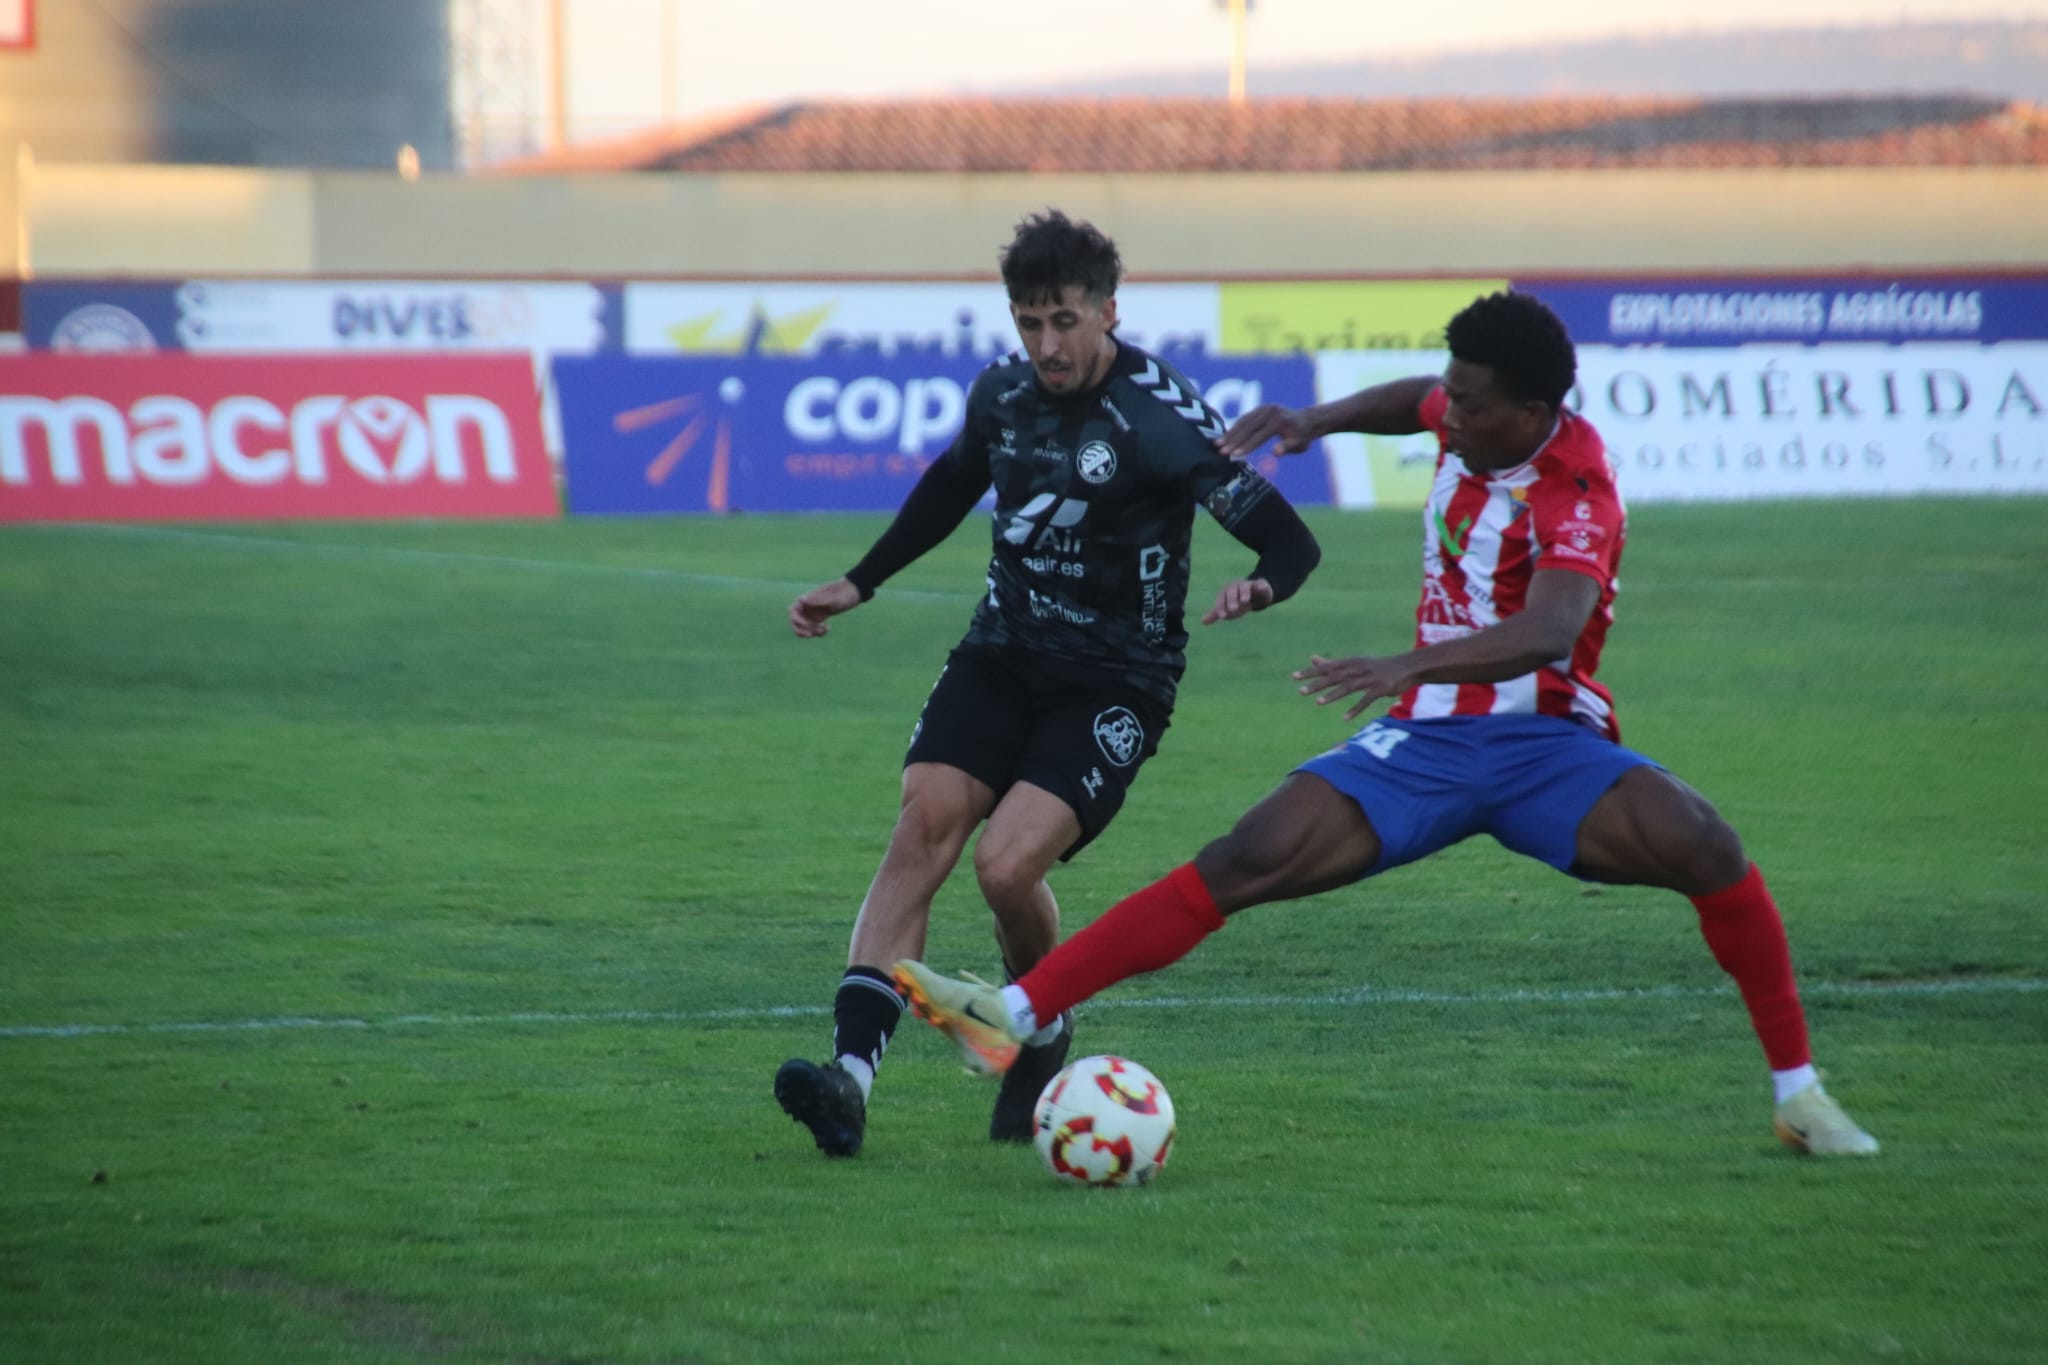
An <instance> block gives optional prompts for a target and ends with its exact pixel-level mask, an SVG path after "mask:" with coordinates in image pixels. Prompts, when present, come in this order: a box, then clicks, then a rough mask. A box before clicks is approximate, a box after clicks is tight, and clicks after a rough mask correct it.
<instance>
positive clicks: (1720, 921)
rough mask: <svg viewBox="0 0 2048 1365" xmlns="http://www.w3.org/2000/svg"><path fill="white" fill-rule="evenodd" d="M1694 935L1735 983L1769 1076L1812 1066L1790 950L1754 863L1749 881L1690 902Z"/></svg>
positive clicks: (1760, 874) (1780, 921) (1775, 910)
mask: <svg viewBox="0 0 2048 1365" xmlns="http://www.w3.org/2000/svg"><path fill="white" fill-rule="evenodd" d="M1692 903H1693V907H1694V908H1695V909H1697V910H1698V911H1699V912H1700V933H1702V934H1704V935H1705V936H1706V940H1707V947H1709V948H1711V949H1712V950H1713V952H1714V961H1716V962H1718V963H1720V964H1721V970H1722V971H1724V972H1726V973H1728V975H1730V976H1732V977H1734V978H1735V985H1736V987H1737V988H1738V989H1739V990H1740V991H1741V992H1742V1003H1743V1004H1745V1005H1747V1006H1748V1007H1749V1022H1750V1024H1751V1026H1752V1027H1754V1028H1755V1029H1756V1036H1757V1039H1758V1041H1760V1042H1761V1043H1762V1044H1763V1045H1764V1056H1765V1057H1766V1058H1767V1059H1768V1060H1769V1061H1770V1064H1771V1070H1773V1071H1785V1070H1789V1069H1790V1068H1792V1067H1795V1066H1805V1065H1806V1064H1807V1063H1808V1062H1811V1061H1812V1060H1813V1053H1812V1052H1811V1050H1810V1049H1809V1048H1808V1046H1807V1042H1806V1011H1805V1010H1803V1009H1801V1008H1800V1006H1799V987H1798V986H1797V985H1796V984H1795V983H1794V982H1793V980H1792V948H1791V945H1790V944H1788V943H1787V942H1786V941H1785V922H1784V921H1783V920H1782V919H1780V918H1779V917H1778V906H1777V903H1776V902H1775V901H1773V900H1772V899H1771V893H1770V891H1769V890H1768V889H1766V888H1765V886H1764V874H1763V873H1762V872H1760V871H1758V870H1757V866H1756V864H1755V863H1751V864H1750V865H1749V875H1748V876H1746V877H1744V878H1743V879H1742V880H1741V881H1739V882H1737V883H1735V885H1733V886H1731V887H1729V888H1728V889H1727V890H1725V891H1716V892H1715V893H1714V894H1713V895H1711V896H1694V897H1693V898H1692Z"/></svg>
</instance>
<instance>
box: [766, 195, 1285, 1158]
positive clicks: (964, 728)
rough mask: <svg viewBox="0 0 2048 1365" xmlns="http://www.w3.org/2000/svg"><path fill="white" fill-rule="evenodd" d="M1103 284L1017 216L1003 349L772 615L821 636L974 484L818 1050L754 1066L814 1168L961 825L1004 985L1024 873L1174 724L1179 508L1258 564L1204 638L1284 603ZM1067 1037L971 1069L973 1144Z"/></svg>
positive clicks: (1162, 372)
mask: <svg viewBox="0 0 2048 1365" xmlns="http://www.w3.org/2000/svg"><path fill="white" fill-rule="evenodd" d="M1122 274H1123V263H1122V261H1121V260H1120V259H1119V257H1118V255H1117V250H1116V246H1115V244H1114V243H1113V242H1111V241H1110V240H1109V238H1108V237H1106V236H1104V235H1103V234H1102V233H1101V232H1100V231H1098V230H1097V229H1096V228H1094V227H1093V226H1092V225H1090V224H1087V223H1081V222H1075V221H1073V220H1071V219H1069V218H1068V217H1067V216H1066V215H1065V214H1062V213H1059V212H1057V211H1048V212H1046V213H1043V214H1036V215H1033V216H1031V217H1028V218H1026V219H1025V220H1024V221H1023V222H1021V223H1019V224H1018V225H1017V230H1016V235H1015V237H1014V238H1013V239H1012V240H1011V242H1010V244H1009V246H1008V247H1007V248H1005V250H1004V251H1003V253H1002V275H1003V284H1004V286H1005V288H1006V289H1007V290H1008V292H1009V296H1010V313H1011V316H1012V318H1013V319H1014V320H1015V322H1016V325H1017V335H1018V337H1019V338H1020V339H1021V340H1022V341H1023V343H1024V344H1023V349H1022V350H1021V351H1020V352H1018V353H1016V354H1014V355H1012V356H1010V357H1008V358H1006V359H1004V360H1002V361H999V362H997V363H996V364H994V365H991V366H990V367H989V368H988V369H986V370H984V371H982V373H981V374H980V376H979V377H977V378H976V379H975V381H974V385H973V387H972V389H970V391H969V393H968V396H967V411H966V418H965V422H964V424H963V426H962V428H961V431H960V434H959V436H958V437H956V438H955V439H954V441H953V443H952V445H951V446H949V447H948V448H947V450H946V452H945V453H944V454H943V455H941V456H940V457H939V458H938V459H937V460H935V461H934V462H933V463H932V465H931V466H930V467H929V468H928V469H927V470H926V471H925V472H924V474H923V476H922V477H921V478H920V479H919V480H918V482H917V484H916V486H915V487H914V488H912V489H911V491H910V493H909V495H908V496H907V497H906V498H905V499H904V501H903V507H902V509H901V510H900V511H899V512H898V513H897V514H896V517H895V520H894V521H892V522H891V523H890V525H889V527H888V529H887V530H885V531H884V532H883V533H882V535H881V538H880V539H878V540H877V541H876V542H875V544H874V546H873V548H871V549H870V550H869V551H868V553H867V555H866V556H865V557H864V558H862V560H861V561H860V563H858V564H856V565H854V566H853V567H852V568H851V569H849V570H847V572H846V575H845V576H844V577H842V578H836V579H833V580H832V581H831V582H829V583H823V584H820V585H819V586H818V587H815V588H813V589H811V590H810V591H809V592H807V593H805V594H804V595H803V596H801V597H799V598H797V599H796V601H795V602H793V603H792V604H791V605H790V608H789V621H790V625H791V627H792V628H793V629H794V630H795V631H796V634H797V637H798V638H799V639H806V640H808V639H816V638H818V637H820V636H823V635H824V634H825V633H826V631H827V626H826V622H827V620H828V619H829V618H831V617H834V616H837V615H839V614H840V613H842V612H847V611H851V610H852V609H853V608H855V607H857V606H859V605H860V604H861V603H863V602H865V601H867V600H868V599H869V598H870V597H872V596H874V593H875V589H876V588H877V587H879V586H880V585H881V584H882V583H883V582H885V581H887V579H888V578H889V577H890V575H892V574H894V573H896V572H897V571H898V570H900V569H902V568H903V567H904V566H906V565H908V564H909V563H911V562H912V561H913V560H915V559H917V558H918V556H920V555H922V554H924V553H925V552H926V551H928V550H930V549H932V548H933V547H934V546H936V545H938V544H939V543H940V542H942V541H943V540H945V539H946V537H947V536H948V535H949V534H950V533H951V532H952V531H953V530H954V528H955V527H957V526H958V525H959V524H960V523H961V521H962V520H964V519H965V518H966V516H967V514H968V513H969V512H970V511H972V510H973V508H974V506H975V504H976V503H978V502H979V501H980V500H981V498H982V496H983V494H985V493H987V492H988V490H989V488H990V486H991V485H993V486H994V489H995V511H994V515H993V518H992V522H991V530H992V541H993V546H994V553H993V554H992V555H991V557H990V559H989V565H988V590H987V592H986V593H985V594H984V595H983V596H982V598H981V602H980V605H979V606H977V607H976V608H975V612H974V618H973V620H972V622H971V623H970V624H969V626H968V628H967V635H966V637H965V638H964V639H963V640H961V641H960V643H959V644H958V645H957V646H956V647H955V648H954V650H953V652H952V654H951V655H950V656H949V657H948V659H947V661H946V665H945V668H944V669H943V670H942V671H941V672H940V674H939V678H938V682H937V683H936V684H935V685H934V687H933V688H932V692H931V696H930V698H929V699H928V700H927V701H926V702H925V707H924V713H923V714H922V715H921V716H920V717H919V719H918V722H917V729H916V731H915V732H914V733H913V735H912V737H911V741H910V750H909V752H908V753H907V754H906V755H905V757H904V766H903V796H902V807H901V810H900V812H899V814H898V816H897V819H896V828H895V830H894V832H893V833H892V834H891V835H890V837H889V847H888V851H887V852H886V853H885V854H883V857H882V865H881V867H880V868H879V869H878V870H877V871H876V873H875V877H874V880H873V882H872V883H870V885H869V887H868V893H867V897H866V899H865V900H863V901H862V903H861V908H860V915H859V918H858V919H857V920H856V921H855V923H854V926H853V939H852V942H851V943H850V944H849V946H848V949H847V967H846V974H845V976H844V977H843V978H841V980H840V983H839V989H838V993H837V995H836V996H835V997H834V999H833V1006H832V1016H833V1025H834V1027H833V1043H832V1057H831V1059H830V1060H829V1061H827V1062H825V1063H824V1064H819V1063H817V1062H813V1061H809V1060H806V1059H804V1058H792V1059H791V1060H790V1061H787V1062H785V1063H783V1065H782V1067H781V1069H780V1070H778V1071H777V1072H776V1074H775V1098H776V1101H777V1102H778V1103H780V1104H781V1106H782V1108H783V1109H784V1110H785V1111H786V1112H787V1113H788V1114H789V1115H790V1117H791V1118H793V1119H795V1120H796V1121H797V1122H799V1123H801V1124H803V1125H804V1126H805V1127H806V1128H808V1129H810V1131H811V1134H812V1136H813V1137H814V1138H815V1139H816V1140H817V1144H818V1148H819V1150H821V1151H823V1152H824V1153H825V1154H826V1155H827V1156H852V1155H854V1154H855V1153H857V1152H858V1151H859V1150H860V1147H861V1142H862V1139H863V1137H864V1136H865V1133H866V1128H867V1103H868V1098H869V1094H870V1092H871V1089H872V1087H873V1084H874V1077H875V1068H876V1066H877V1065H879V1063H880V1062H881V1058H882V1053H883V1051H884V1050H885V1049H886V1048H887V1047H888V1045H889V1038H890V1035H891V1034H892V1033H893V1032H894V1031H895V1028H896V1025H897V1022H898V1021H899V1020H900V1018H901V1017H902V1013H903V1000H902V997H901V996H900V995H899V994H898V993H897V989H896V986H895V983H894V982H893V981H892V980H891V978H890V967H891V965H892V964H893V963H895V962H896V961H897V960H898V959H901V958H922V957H923V956H924V944H925V930H926V927H927V925H928V923H929V921H930V918H931V904H932V897H933V895H934V894H935V893H936V892H937V891H938V889H939V886H940V885H941V884H942V883H943V882H944V881H945V880H946V877H947V876H948V875H949V874H950V873H951V872H952V870H953V867H954V865H955V864H956V863H957V862H958V861H959V859H960V855H961V853H962V852H963V851H964V850H965V848H966V845H967V840H968V838H969V837H970V836H971V835H972V834H973V833H974V831H975V828H976V827H977V826H979V825H982V824H983V822H986V828H984V829H983V830H982V832H981V837H980V839H979V840H978V841H977V843H976V844H975V849H974V872H975V877H976V880H977V881H978V882H979V883H980V886H981V892H982V895H983V896H984V897H985V898H986V899H987V901H988V905H989V909H990V910H992V911H993V912H994V916H995V932H996V943H997V946H998V948H999V949H1000V950H1001V953H1002V959H1003V966H1004V968H1005V970H1006V971H1008V972H1009V973H1010V974H1011V975H1012V976H1015V975H1018V974H1020V973H1022V972H1024V971H1026V970H1028V969H1029V968H1031V967H1032V966H1033V965H1035V964H1036V963H1037V962H1038V960H1039V959H1040V958H1041V957H1043V956H1045V954H1046V953H1048V952H1050V951H1051V950H1052V948H1053V945H1054V944H1055V942H1057V940H1058V937H1059V908H1058V906H1057V905H1056V904H1055V902H1054V900H1053V894H1052V888H1051V887H1049V886H1047V885H1046V881H1045V878H1046V874H1047V873H1048V872H1049V871H1051V869H1052V866H1053V864H1054V863H1055V862H1058V861H1061V860H1063V859H1066V858H1071V857H1072V856H1073V855H1074V854H1075V853H1077V852H1079V851H1080V850H1081V849H1082V848H1083V847H1084V846H1085V845H1086V844H1087V843H1088V842H1089V841H1090V840H1092V839H1094V838H1095V836H1096V835H1098V834H1100V833H1101V832H1102V831H1103V829H1104V828H1105V827H1106V826H1107V825H1108V824H1109V822H1110V820H1111V819H1112V818H1114V816H1115V815H1116V812H1117V809H1118V808H1119V807H1120V806H1122V804H1123V800H1124V793H1125V791H1126V790H1127V789H1128V788H1129V786H1130V784H1131V782H1132V781H1133V780H1134V779H1135V778H1136V776H1137V773H1138V769H1139V767H1140V765H1142V764H1143V763H1144V762H1145V760H1146V759H1148V758H1150V757H1151V756H1152V755H1153V754H1154V753H1155V752H1157V750H1158V747H1159V737H1160V734H1161V732H1163V731H1164V730H1165V729H1166V726H1167V723H1168V721H1169V719H1170V718H1171V716H1172V713H1173V703H1174V694H1175V689H1176V687H1177V686H1178V684H1179V681H1180V676H1181V672H1182V670H1183V668H1184V667H1185V664H1186V656H1185V655H1184V653H1183V650H1184V649H1185V648H1186V645H1187V638H1188V637H1187V630H1186V628H1185V626H1184V624H1183V621H1182V608H1183V606H1184V605H1185V602H1186V599H1187V592H1188V584H1189V578H1190V571H1189V553H1188V551H1189V542H1190V539H1191V537H1192V534H1193V528H1194V513H1195V509H1196V508H1197V507H1201V508H1204V509H1206V510H1207V511H1208V513H1209V514H1210V515H1211V516H1213V517H1214V518H1215V519H1216V520H1217V522H1218V523H1219V524H1221V525H1222V526H1223V528H1224V529H1225V530H1227V531H1229V532H1230V533H1231V535H1233V536H1235V537H1236V538H1237V539H1238V540H1239V541H1241V542H1243V544H1244V545H1246V546H1247V547H1248V548H1250V549H1251V550H1252V551H1254V552H1255V553H1256V554H1257V555H1258V562H1257V563H1256V564H1255V565H1254V566H1253V568H1252V570H1251V572H1250V573H1249V574H1248V575H1247V576H1246V577H1244V578H1241V579H1238V580H1236V581H1234V582H1231V583H1227V584H1225V585H1224V586H1223V587H1222V588H1221V589H1220V590H1219V591H1218V592H1217V594H1216V600H1215V603H1214V605H1213V606H1211V607H1210V608H1209V610H1208V611H1207V612H1206V613H1205V614H1204V615H1203V617H1202V621H1203V623H1204V624H1205V625H1206V624H1212V623H1214V622H1217V621H1224V620H1231V619H1234V618H1236V617H1239V616H1243V615H1244V614H1245V613H1247V612H1253V611H1261V610H1264V609H1265V608H1266V607H1269V606H1271V605H1273V604H1274V603H1275V602H1281V601H1284V600H1286V599H1287V598H1288V597H1290V596H1292V595H1293V593H1294V592H1295V590H1296V589H1297V588H1299V587H1300V586H1301V585H1302V583H1303V581H1304V580H1305V579H1307V577H1308V575H1309V573H1310V571H1312V570H1313V569H1314V568H1315V566H1316V563H1317V561H1318V559H1320V557H1321V550H1320V548H1319V547H1318V546H1317V544H1316V541H1315V537H1314V536H1313V535H1312V534H1310V532H1309V529H1308V527H1306V526H1305V525H1303V524H1302V521H1301V518H1300V517H1298V516H1297V515H1296V514H1295V511H1294V509H1293V507H1291V506H1290V505H1289V504H1288V502H1287V500H1286V499H1285V498H1284V497H1282V496H1281V494H1280V492H1279V490H1278V489H1276V488H1274V487H1273V485H1272V484H1271V483H1269V482H1267V480H1266V479H1265V478H1264V477H1263V476H1261V475H1260V474H1259V473H1258V471H1257V470H1255V469H1253V468H1252V467H1251V466H1250V465H1247V464H1244V463H1242V462H1239V461H1235V460H1230V459H1226V458H1225V457H1224V456H1223V455H1221V454H1220V453H1219V452H1218V450H1217V448H1216V442H1217V441H1218V439H1219V438H1221V437H1222V435H1223V423H1222V421H1221V420H1220V419H1219V418H1218V417H1217V415H1216V413H1215V412H1214V411H1212V410H1211V409H1210V408H1209V407H1208V405H1207V404H1205V403H1204V402H1203V401H1202V398H1201V394H1200V391H1199V390H1197V389H1196V388H1195V386H1194V385H1193V384H1191V383H1189V382H1188V380H1187V378H1186V377H1185V376H1184V375H1182V374H1181V373H1180V372H1179V371H1177V370H1175V369H1174V368H1173V367H1172V366H1171V365H1168V364H1167V363H1166V362H1164V361H1162V360H1160V359H1159V358H1158V357H1156V356H1153V355H1149V354H1147V353H1146V352H1144V351H1141V350H1139V349H1138V348H1137V347H1135V346H1131V345H1129V344H1127V343H1125V342H1122V341H1119V340H1118V339H1117V337H1116V334H1115V327H1116V321H1117V314H1116V289H1117V283H1118V281H1119V280H1120V278H1121V277H1122ZM1072 1041H1073V1020H1072V1017H1071V1016H1070V1015H1064V1016H1061V1017H1060V1018H1059V1019H1056V1020H1054V1021H1053V1022H1052V1023H1051V1024H1048V1025H1046V1026H1045V1027H1044V1028H1042V1029H1040V1030H1039V1031H1038V1032H1036V1033H1034V1034H1033V1035H1031V1036H1030V1037H1029V1038H1027V1039H1025V1040H1024V1042H1023V1043H1022V1045H1021V1046H1020V1047H1017V1048H1012V1049H1010V1050H1009V1051H1008V1052H1007V1053H1005V1055H1002V1056H992V1057H987V1058H984V1059H982V1060H983V1061H984V1062H985V1064H986V1069H987V1070H988V1071H990V1072H1002V1073H1003V1083H1002V1088H1001V1090H1000V1092H999V1093H998V1094H997V1096H996V1103H995V1112H994V1114H993V1116H992V1117H991V1119H990V1122H989V1137H990V1138H991V1139H994V1140H996V1141H999V1142H1004V1141H1016V1142H1023V1141H1028V1140H1029V1139H1030V1137H1031V1107H1032V1102H1033V1101H1034V1100H1036V1099H1037V1098H1038V1092H1039V1090H1040V1088H1041V1087H1043V1085H1044V1084H1045V1082H1046V1081H1047V1080H1049V1079H1051V1077H1052V1075H1053V1073H1054V1072H1056V1071H1058V1070H1059V1068H1060V1067H1061V1066H1062V1065H1064V1064H1065V1061H1066V1056H1067V1050H1068V1048H1069V1047H1070V1045H1071V1044H1072Z"/></svg>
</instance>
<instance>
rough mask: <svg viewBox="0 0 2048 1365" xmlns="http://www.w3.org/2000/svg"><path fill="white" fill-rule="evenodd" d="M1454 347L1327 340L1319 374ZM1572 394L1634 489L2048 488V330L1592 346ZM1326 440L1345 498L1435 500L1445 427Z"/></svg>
mask: <svg viewBox="0 0 2048 1365" xmlns="http://www.w3.org/2000/svg"><path fill="white" fill-rule="evenodd" d="M1443 363H1444V355H1443V353H1442V352H1440V351H1418V352H1409V353H1399V352H1387V351H1352V352H1329V353H1326V354H1324V355H1322V356H1321V357H1319V358H1318V361H1317V367H1316V368H1317V382H1318V384H1319V386H1320V391H1321V393H1322V394H1323V395H1324V397H1325V398H1326V399H1328V398H1331V397H1337V396H1341V395H1343V394H1347V393H1351V392H1353V391H1355V390H1357V389H1360V388H1363V387H1365V386H1366V385H1369V384H1376V383H1381V382H1383V381H1385V380H1388V379H1397V378H1400V377H1402V376H1403V375H1415V374H1435V373H1438V372H1440V371H1441V369H1442V367H1443ZM1569 401H1570V402H1571V404H1572V406H1574V407H1575V408H1577V410H1578V411H1579V412H1581V413H1583V414H1584V415H1585V416H1586V417H1587V418H1589V419H1590V420H1591V421H1592V423H1593V425H1594V426H1595V427H1597V428H1599V431H1600V434H1601V435H1602V436H1603V437H1604V438H1605V439H1606V442H1607V450H1608V454H1609V457H1610V458H1611V459H1612V460H1613V462H1614V467H1615V472H1616V478H1617V479H1618V481H1619V483H1620V486H1621V491H1622V495H1623V497H1625V498H1627V499H1629V500H1630V501H1634V502H1653V501H1679V500H1689V499H1713V500H1733V499H1741V498H1787V497H1855V496H1872V495H1883V494H1900V493H2042V492H2048V343H2041V342H2008V343H2005V344H2002V345H1997V346H1972V345H1955V344H1950V345H1942V346H1937V345H1914V346H1870V345H1863V346H1742V347H1726V348H1721V349H1712V350H1709V349H1700V348H1690V347H1670V348H1664V347H1614V346H1582V347H1580V348H1579V387H1578V392H1577V393H1576V394H1574V395H1573V396H1572V398H1571V399H1570V400H1569ZM1326 444H1327V445H1328V446H1329V447H1330V448H1331V455H1330V462H1331V467H1332V470H1333V472H1334V474H1335V477H1336V481H1337V487H1338V493H1339V500H1340V501H1341V502H1342V503H1343V505H1345V506H1351V507H1367V506H1375V505H1377V506H1408V507H1419V506H1421V505H1422V503H1423V501H1424V498H1425V495H1426V494H1427V492H1428V488H1429V483H1430V479H1431V475H1432V473H1433V470H1434V467H1435V461H1436V442H1435V440H1434V438H1432V437H1429V436H1427V435H1423V436H1400V437H1394V436H1358V435H1347V436H1337V437H1332V438H1330V439H1329V440H1328V441H1327V442H1326Z"/></svg>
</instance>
